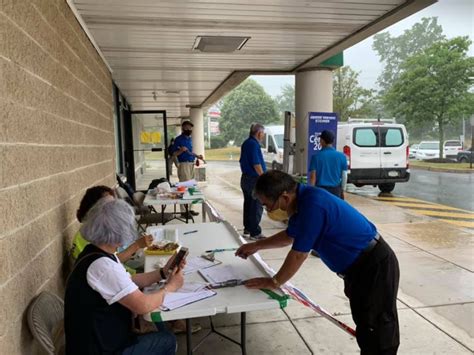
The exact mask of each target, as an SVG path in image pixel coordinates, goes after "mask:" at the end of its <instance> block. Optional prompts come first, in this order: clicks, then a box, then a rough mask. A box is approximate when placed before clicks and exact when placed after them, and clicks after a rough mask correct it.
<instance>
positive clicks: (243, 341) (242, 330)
mask: <svg viewBox="0 0 474 355" xmlns="http://www.w3.org/2000/svg"><path fill="white" fill-rule="evenodd" d="M246 322H247V313H245V312H242V313H240V347H241V348H242V355H246V354H247V347H246V340H247V339H246V338H247V334H246V328H247V327H246Z"/></svg>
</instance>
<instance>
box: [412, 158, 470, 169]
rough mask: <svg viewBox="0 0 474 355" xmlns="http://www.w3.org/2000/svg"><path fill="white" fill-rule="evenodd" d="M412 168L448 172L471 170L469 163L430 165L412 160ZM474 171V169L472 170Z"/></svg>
mask: <svg viewBox="0 0 474 355" xmlns="http://www.w3.org/2000/svg"><path fill="white" fill-rule="evenodd" d="M410 166H413V167H417V166H419V167H422V168H435V169H446V170H466V169H467V170H469V163H430V162H426V161H420V160H410ZM473 166H474V164H473ZM471 170H472V171H474V169H471Z"/></svg>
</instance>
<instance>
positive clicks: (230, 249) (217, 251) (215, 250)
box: [205, 248, 239, 253]
mask: <svg viewBox="0 0 474 355" xmlns="http://www.w3.org/2000/svg"><path fill="white" fill-rule="evenodd" d="M237 249H239V248H224V249H211V250H206V251H205V253H219V252H221V251H235V250H237Z"/></svg>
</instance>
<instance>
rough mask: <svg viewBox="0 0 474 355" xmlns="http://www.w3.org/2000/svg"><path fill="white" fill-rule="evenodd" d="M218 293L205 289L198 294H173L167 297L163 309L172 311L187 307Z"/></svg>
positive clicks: (168, 294)
mask: <svg viewBox="0 0 474 355" xmlns="http://www.w3.org/2000/svg"><path fill="white" fill-rule="evenodd" d="M215 294H216V293H215V292H214V291H212V290H208V289H204V290H201V291H198V292H171V293H167V294H166V295H165V299H164V301H163V304H162V305H161V307H160V308H161V309H162V310H164V311H172V310H173V309H176V308H179V307H183V306H186V305H187V304H190V303H194V302H197V301H200V300H203V299H205V298H209V297H212V296H214V295H215Z"/></svg>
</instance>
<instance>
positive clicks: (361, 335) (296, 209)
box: [236, 171, 400, 355]
mask: <svg viewBox="0 0 474 355" xmlns="http://www.w3.org/2000/svg"><path fill="white" fill-rule="evenodd" d="M255 194H256V196H257V197H258V199H259V200H260V201H261V203H262V204H263V205H264V206H265V208H266V210H267V212H268V216H269V217H270V218H273V219H276V220H284V219H288V218H289V222H288V228H287V229H286V230H284V231H281V232H279V233H277V234H275V235H273V236H271V237H269V238H267V239H264V240H258V241H256V242H254V243H248V244H244V245H242V246H241V247H240V248H239V249H238V250H237V251H236V255H237V256H240V257H242V258H244V259H246V258H247V257H248V256H250V255H252V254H254V253H256V252H257V251H259V250H262V249H272V248H281V247H285V246H287V245H292V249H291V250H290V251H289V253H288V255H287V257H286V259H285V261H284V263H283V265H282V266H281V268H280V270H279V271H278V272H277V273H276V275H275V276H274V277H273V278H255V279H251V280H248V281H247V282H246V286H247V287H249V288H279V287H280V285H282V284H284V283H285V282H287V281H288V280H290V279H291V278H292V277H293V276H294V275H295V274H296V273H297V272H298V270H299V269H300V267H301V266H302V265H303V262H304V261H305V260H306V258H307V256H308V253H309V252H310V250H311V249H314V250H316V251H317V252H318V253H319V255H320V257H321V260H322V261H323V262H324V264H326V266H328V267H329V269H331V270H332V271H334V272H335V273H337V274H338V275H339V276H340V277H341V278H343V279H344V293H345V294H346V296H347V297H348V298H349V302H350V307H351V312H352V318H353V320H354V322H355V324H356V339H357V343H358V344H359V347H360V349H361V354H364V355H365V354H386V355H389V354H396V353H397V349H398V346H399V343H400V334H399V326H398V314H397V305H396V301H397V291H398V282H399V277H400V271H399V268H398V261H397V258H396V256H395V254H394V252H393V251H392V249H391V248H390V247H389V245H388V244H387V243H386V242H385V241H384V239H383V238H382V237H381V236H380V235H379V233H378V232H377V229H376V227H375V226H374V225H373V224H372V223H371V222H370V221H369V220H367V218H365V217H364V216H363V215H362V214H361V213H359V212H358V211H357V210H356V209H355V208H353V207H352V206H350V205H349V204H348V203H347V202H345V201H343V200H342V199H340V198H338V197H336V196H334V195H332V194H330V193H329V192H327V191H326V190H323V189H320V188H317V187H312V186H308V185H300V184H297V183H296V182H295V181H294V179H293V178H292V177H291V176H290V175H288V174H286V173H284V172H280V171H270V172H268V173H265V174H263V175H262V176H260V177H259V178H258V180H257V182H256V185H255Z"/></svg>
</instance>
